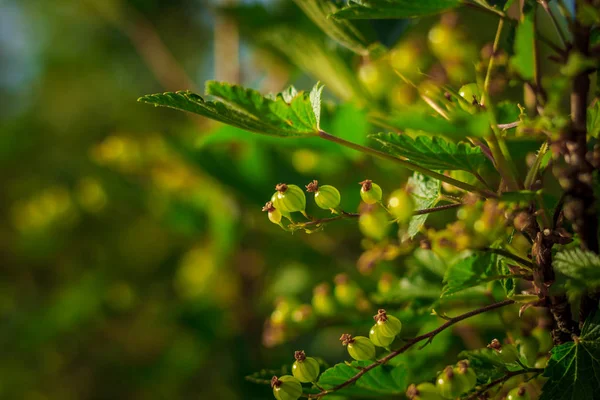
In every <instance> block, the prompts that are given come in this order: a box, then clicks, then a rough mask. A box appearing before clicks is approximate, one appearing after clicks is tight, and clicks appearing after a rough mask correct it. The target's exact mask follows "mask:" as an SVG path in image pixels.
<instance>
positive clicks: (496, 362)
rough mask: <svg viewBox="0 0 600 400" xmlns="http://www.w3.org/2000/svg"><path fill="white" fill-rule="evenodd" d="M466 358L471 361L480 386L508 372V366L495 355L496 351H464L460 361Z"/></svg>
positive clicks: (460, 355)
mask: <svg viewBox="0 0 600 400" xmlns="http://www.w3.org/2000/svg"><path fill="white" fill-rule="evenodd" d="M464 358H466V359H468V360H469V366H470V367H471V368H473V371H475V374H476V375H477V382H478V383H479V384H485V383H487V382H490V381H492V380H494V379H496V378H499V377H500V376H502V375H504V374H506V372H507V369H506V365H505V364H504V362H502V360H500V358H499V357H498V356H497V355H496V354H494V350H490V349H477V350H471V351H462V352H461V353H459V355H458V359H464Z"/></svg>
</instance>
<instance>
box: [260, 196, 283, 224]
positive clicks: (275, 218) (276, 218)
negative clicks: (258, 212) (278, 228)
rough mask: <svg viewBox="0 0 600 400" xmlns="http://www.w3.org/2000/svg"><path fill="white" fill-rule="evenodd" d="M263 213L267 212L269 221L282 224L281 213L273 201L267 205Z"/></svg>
mask: <svg viewBox="0 0 600 400" xmlns="http://www.w3.org/2000/svg"><path fill="white" fill-rule="evenodd" d="M262 210H263V211H267V213H268V215H269V221H271V222H272V223H274V224H277V225H279V224H280V223H281V212H279V210H278V209H276V208H275V206H273V202H272V201H268V202H267V204H265V206H264V207H263V208H262Z"/></svg>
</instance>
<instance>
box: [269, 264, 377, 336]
mask: <svg viewBox="0 0 600 400" xmlns="http://www.w3.org/2000/svg"><path fill="white" fill-rule="evenodd" d="M333 283H334V286H333V291H332V290H331V285H330V284H329V283H327V282H322V283H320V284H318V285H316V286H315V287H314V289H313V296H312V301H311V304H307V303H302V302H300V301H299V300H298V299H297V298H295V297H293V296H285V297H278V298H277V299H276V300H275V307H274V309H273V311H272V312H271V314H270V316H269V318H268V320H267V321H266V323H265V330H264V332H263V342H264V344H265V345H266V346H267V347H273V346H276V345H278V344H281V343H283V342H286V341H288V340H290V339H292V338H294V337H295V336H297V335H298V334H299V333H301V332H306V331H308V330H310V329H312V328H313V327H314V325H315V323H316V322H317V318H318V317H324V318H330V317H333V316H335V315H338V313H339V312H340V311H341V310H344V311H348V310H350V309H354V310H356V311H358V312H360V313H361V314H362V313H366V312H368V311H369V310H371V308H372V305H371V302H370V301H369V300H368V299H367V296H366V294H365V292H364V291H363V290H362V289H361V287H360V286H359V285H358V283H356V281H354V280H352V279H351V278H350V277H349V276H348V275H347V274H345V273H340V274H338V275H336V276H335V277H334V279H333ZM332 292H333V293H332Z"/></svg>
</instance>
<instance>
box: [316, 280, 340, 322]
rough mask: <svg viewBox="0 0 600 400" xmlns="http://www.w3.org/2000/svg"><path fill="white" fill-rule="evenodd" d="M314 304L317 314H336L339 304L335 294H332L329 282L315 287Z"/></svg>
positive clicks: (327, 315)
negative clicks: (336, 302) (334, 297)
mask: <svg viewBox="0 0 600 400" xmlns="http://www.w3.org/2000/svg"><path fill="white" fill-rule="evenodd" d="M312 306H313V310H315V314H318V315H323V316H325V317H330V316H332V315H335V313H336V309H337V306H336V304H335V300H334V299H333V296H331V293H330V290H329V285H328V284H326V283H322V284H320V285H317V286H316V287H315V288H314V290H313V298H312Z"/></svg>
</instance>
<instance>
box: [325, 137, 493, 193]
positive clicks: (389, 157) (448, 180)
mask: <svg viewBox="0 0 600 400" xmlns="http://www.w3.org/2000/svg"><path fill="white" fill-rule="evenodd" d="M319 136H320V137H321V138H323V139H325V140H329V141H330V142H334V143H338V144H341V145H342V146H345V147H349V148H351V149H354V150H357V151H360V152H362V153H366V154H369V155H372V156H376V157H379V158H383V159H385V160H389V161H393V162H395V163H396V164H400V165H402V166H403V167H405V168H408V169H410V170H411V171H416V172H420V173H422V174H423V175H427V176H429V177H432V178H434V179H437V180H440V181H442V182H446V183H448V184H450V185H452V186H456V187H457V188H460V189H463V190H466V191H467V192H473V193H478V194H479V195H481V196H483V197H485V198H491V197H494V198H496V197H498V195H497V194H496V193H494V192H491V191H489V190H486V189H479V188H477V187H475V186H473V185H470V184H468V183H465V182H461V181H457V180H456V179H453V178H451V177H449V176H446V175H443V174H440V173H439V172H435V171H432V170H430V169H427V168H423V167H421V166H420V165H417V164H413V163H412V162H410V161H407V160H402V159H401V158H397V157H394V156H392V155H389V154H387V153H384V152H381V151H379V150H375V149H372V148H370V147H365V146H361V145H359V144H356V143H352V142H349V141H347V140H344V139H342V138H339V137H337V136H333V135H330V134H329V133H327V132H324V131H319Z"/></svg>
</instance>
